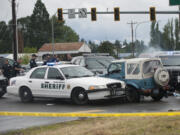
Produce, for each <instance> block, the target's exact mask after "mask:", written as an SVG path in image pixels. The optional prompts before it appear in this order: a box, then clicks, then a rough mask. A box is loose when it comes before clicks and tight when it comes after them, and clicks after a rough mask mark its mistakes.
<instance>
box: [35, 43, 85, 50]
mask: <svg viewBox="0 0 180 135" xmlns="http://www.w3.org/2000/svg"><path fill="white" fill-rule="evenodd" d="M83 44H84V43H83V42H72V43H55V44H54V51H76V50H79V49H80V48H81V46H82V45H83ZM52 47H53V46H52V43H45V44H44V45H43V46H42V47H41V48H40V49H39V52H47V51H48V52H50V51H52V50H53V48H52Z"/></svg>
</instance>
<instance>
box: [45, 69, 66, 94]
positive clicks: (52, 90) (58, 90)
mask: <svg viewBox="0 0 180 135" xmlns="http://www.w3.org/2000/svg"><path fill="white" fill-rule="evenodd" d="M46 82H47V83H48V84H47V83H46V84H44V85H43V86H42V87H44V88H45V89H46V91H47V94H48V95H49V96H50V97H66V96H65V88H66V85H65V79H64V77H63V76H62V74H61V72H60V71H59V69H57V68H54V67H49V69H48V74H47V81H46ZM46 86H48V87H46Z"/></svg>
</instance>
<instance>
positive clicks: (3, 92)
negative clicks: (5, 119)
mask: <svg viewBox="0 0 180 135" xmlns="http://www.w3.org/2000/svg"><path fill="white" fill-rule="evenodd" d="M4 94H6V87H2V91H0V98H1V97H3V96H4Z"/></svg>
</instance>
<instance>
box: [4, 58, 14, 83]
mask: <svg viewBox="0 0 180 135" xmlns="http://www.w3.org/2000/svg"><path fill="white" fill-rule="evenodd" d="M2 70H3V75H4V77H6V78H7V79H8V80H9V79H10V78H11V77H12V76H13V75H12V66H11V65H10V64H9V61H8V59H5V62H4V65H3V66H2Z"/></svg>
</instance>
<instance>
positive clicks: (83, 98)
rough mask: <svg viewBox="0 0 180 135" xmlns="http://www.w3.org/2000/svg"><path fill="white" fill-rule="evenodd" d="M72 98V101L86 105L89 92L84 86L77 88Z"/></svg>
mask: <svg viewBox="0 0 180 135" xmlns="http://www.w3.org/2000/svg"><path fill="white" fill-rule="evenodd" d="M71 98H72V101H73V102H74V103H75V104H78V105H84V104H86V103H87V102H88V96H87V93H86V92H85V90H83V89H82V88H81V89H75V90H74V91H73V92H72V97H71Z"/></svg>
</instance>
